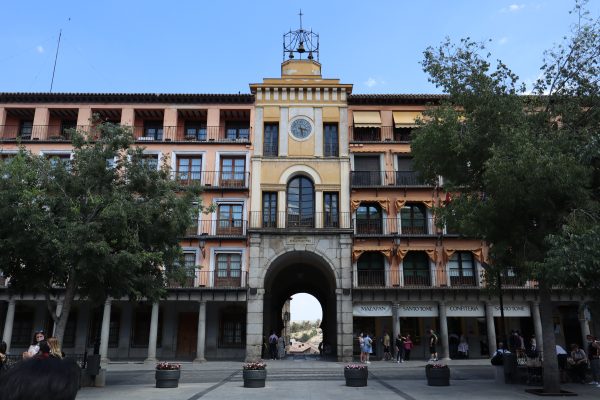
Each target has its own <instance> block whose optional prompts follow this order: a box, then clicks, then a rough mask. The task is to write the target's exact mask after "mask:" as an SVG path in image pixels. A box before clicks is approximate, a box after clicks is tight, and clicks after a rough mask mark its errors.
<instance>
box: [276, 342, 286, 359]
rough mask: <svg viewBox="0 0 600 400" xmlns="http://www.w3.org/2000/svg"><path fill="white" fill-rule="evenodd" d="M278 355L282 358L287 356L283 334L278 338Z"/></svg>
mask: <svg viewBox="0 0 600 400" xmlns="http://www.w3.org/2000/svg"><path fill="white" fill-rule="evenodd" d="M277 356H278V358H279V359H280V360H283V359H284V358H285V339H284V338H283V336H279V339H277Z"/></svg>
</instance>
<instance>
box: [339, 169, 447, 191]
mask: <svg viewBox="0 0 600 400" xmlns="http://www.w3.org/2000/svg"><path fill="white" fill-rule="evenodd" d="M350 185H351V186H352V187H363V188H370V187H406V186H435V183H432V182H426V181H425V180H423V179H422V178H421V177H420V176H419V174H418V172H416V171H351V172H350Z"/></svg>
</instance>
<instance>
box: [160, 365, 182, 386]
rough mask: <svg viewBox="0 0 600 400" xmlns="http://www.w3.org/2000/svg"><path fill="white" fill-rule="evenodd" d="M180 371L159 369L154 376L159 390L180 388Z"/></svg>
mask: <svg viewBox="0 0 600 400" xmlns="http://www.w3.org/2000/svg"><path fill="white" fill-rule="evenodd" d="M180 376H181V370H180V369H157V370H156V373H155V374H154V378H155V379H156V387H157V388H176V387H178V386H179V378H180Z"/></svg>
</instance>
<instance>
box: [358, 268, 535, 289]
mask: <svg viewBox="0 0 600 400" xmlns="http://www.w3.org/2000/svg"><path fill="white" fill-rule="evenodd" d="M355 274H356V275H355V278H354V282H353V286H354V288H357V289H373V288H406V289H415V288H428V289H429V288H438V289H447V288H454V289H468V288H484V287H486V283H485V280H484V279H482V278H481V277H480V276H479V271H477V270H468V271H465V270H463V271H462V272H461V271H457V270H452V269H449V268H446V269H444V270H441V269H435V270H434V271H431V269H412V270H408V269H404V270H403V269H394V270H391V271H384V270H381V271H373V270H369V271H360V270H359V271H355ZM511 283H512V285H510V284H506V285H503V287H505V288H507V289H508V288H513V289H515V288H523V289H536V288H537V284H536V282H534V281H527V280H521V281H519V282H517V281H516V280H515V281H513V282H511Z"/></svg>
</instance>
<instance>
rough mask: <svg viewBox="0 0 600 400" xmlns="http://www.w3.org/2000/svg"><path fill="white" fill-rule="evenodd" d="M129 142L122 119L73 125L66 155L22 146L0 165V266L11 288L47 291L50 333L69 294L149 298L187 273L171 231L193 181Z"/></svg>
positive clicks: (183, 224)
mask: <svg viewBox="0 0 600 400" xmlns="http://www.w3.org/2000/svg"><path fill="white" fill-rule="evenodd" d="M133 143H134V141H133V135H132V133H131V129H130V128H128V127H122V126H119V125H115V124H111V123H98V124H95V126H94V129H93V132H92V133H86V132H73V136H72V145H73V153H72V157H71V159H70V160H68V161H67V160H65V159H61V158H57V157H54V156H53V155H52V154H46V155H35V154H32V153H31V152H28V151H27V150H26V149H25V148H21V149H20V150H19V152H18V154H16V155H15V156H14V157H11V158H9V159H8V161H7V162H5V163H2V164H1V165H0V203H1V204H2V205H3V206H2V207H1V208H0V265H2V271H3V273H4V275H5V276H6V277H7V278H9V285H10V286H9V289H10V290H11V291H12V292H14V293H23V292H29V293H31V292H33V293H40V294H43V295H44V296H46V299H47V303H48V308H49V311H50V313H51V315H52V317H53V319H54V321H55V322H56V324H57V327H56V332H55V334H56V336H57V337H59V339H62V334H63V332H64V328H65V325H66V321H67V318H68V314H69V311H70V308H71V306H72V302H73V300H74V299H75V297H76V296H80V297H81V298H86V299H89V300H91V301H92V302H95V303H98V302H100V301H102V300H103V299H105V298H106V297H107V296H112V297H115V298H120V297H122V296H128V297H129V298H130V299H132V300H138V299H142V298H143V299H148V300H157V299H159V298H160V297H161V296H163V295H164V294H165V283H166V280H167V279H172V278H174V277H176V278H181V277H182V275H185V274H186V273H187V271H185V267H184V263H183V262H182V252H181V248H180V246H179V239H180V238H181V237H182V236H183V235H184V232H185V231H186V229H187V227H188V226H189V225H191V223H192V221H193V218H194V216H196V217H197V215H198V212H199V211H200V209H202V206H201V202H200V201H199V200H200V199H199V198H198V194H199V193H200V190H199V187H193V186H190V187H185V188H181V187H178V185H177V183H176V181H174V180H172V179H171V176H170V171H169V168H168V165H167V163H163V165H162V166H160V168H157V163H155V162H149V161H148V158H147V157H146V156H145V155H144V149H143V148H140V147H134V146H133ZM59 294H60V295H61V299H62V301H63V303H62V311H60V310H57V308H56V303H55V300H56V299H57V295H59ZM57 311H59V312H57Z"/></svg>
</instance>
